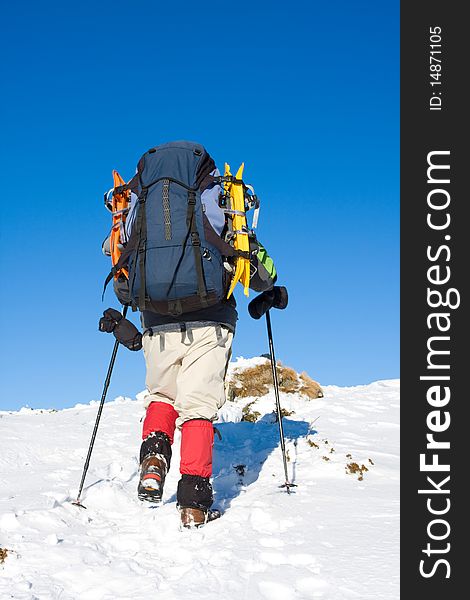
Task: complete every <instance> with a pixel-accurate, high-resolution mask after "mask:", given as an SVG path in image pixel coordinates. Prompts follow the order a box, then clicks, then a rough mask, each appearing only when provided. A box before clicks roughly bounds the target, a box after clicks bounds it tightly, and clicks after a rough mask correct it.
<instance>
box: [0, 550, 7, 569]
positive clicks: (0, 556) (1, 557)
mask: <svg viewBox="0 0 470 600" xmlns="http://www.w3.org/2000/svg"><path fill="white" fill-rule="evenodd" d="M7 556H8V550H7V549H6V548H0V565H1V564H2V563H3V562H5V558H6V557H7Z"/></svg>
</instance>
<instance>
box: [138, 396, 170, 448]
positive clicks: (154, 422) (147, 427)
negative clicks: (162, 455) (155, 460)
mask: <svg viewBox="0 0 470 600" xmlns="http://www.w3.org/2000/svg"><path fill="white" fill-rule="evenodd" d="M177 418H178V413H177V412H176V410H175V409H174V408H173V407H172V406H171V404H167V403H166V402H151V403H150V404H149V407H148V408H147V414H146V415H145V419H144V426H143V430H142V439H143V440H145V438H146V437H147V436H149V435H150V434H151V433H153V432H154V431H163V433H166V435H167V436H168V437H169V438H170V442H171V443H173V436H174V435H175V422H176V419H177Z"/></svg>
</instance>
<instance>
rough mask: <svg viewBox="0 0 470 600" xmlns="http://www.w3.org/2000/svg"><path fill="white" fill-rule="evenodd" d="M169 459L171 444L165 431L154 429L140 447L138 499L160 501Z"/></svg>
mask: <svg viewBox="0 0 470 600" xmlns="http://www.w3.org/2000/svg"><path fill="white" fill-rule="evenodd" d="M170 461H171V444H170V439H169V437H168V436H167V435H166V434H165V433H162V432H161V431H156V432H154V433H151V434H150V435H149V436H148V437H146V438H145V440H144V441H143V442H142V446H141V448H140V478H139V486H138V488H137V495H138V497H139V500H146V501H147V502H155V503H158V502H160V501H161V499H162V496H163V485H164V483H165V477H166V474H167V472H168V469H169V468H170Z"/></svg>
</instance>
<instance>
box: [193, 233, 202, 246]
mask: <svg viewBox="0 0 470 600" xmlns="http://www.w3.org/2000/svg"><path fill="white" fill-rule="evenodd" d="M191 244H192V245H193V246H200V245H201V240H200V239H199V234H198V233H197V232H196V231H192V232H191Z"/></svg>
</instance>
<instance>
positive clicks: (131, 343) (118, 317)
mask: <svg viewBox="0 0 470 600" xmlns="http://www.w3.org/2000/svg"><path fill="white" fill-rule="evenodd" d="M98 327H99V330H100V331H105V332H106V333H111V332H112V333H113V335H114V337H115V338H116V339H117V341H118V342H119V343H121V344H122V345H123V346H125V347H126V348H128V349H129V350H133V351H137V350H140V349H141V348H142V334H141V333H140V331H139V330H138V329H137V327H136V326H135V325H134V323H131V322H130V321H128V320H127V319H124V318H123V316H122V314H121V313H120V312H119V311H118V310H116V309H114V308H108V309H107V310H105V311H104V313H103V316H102V317H101V319H100V322H99V325H98Z"/></svg>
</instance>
